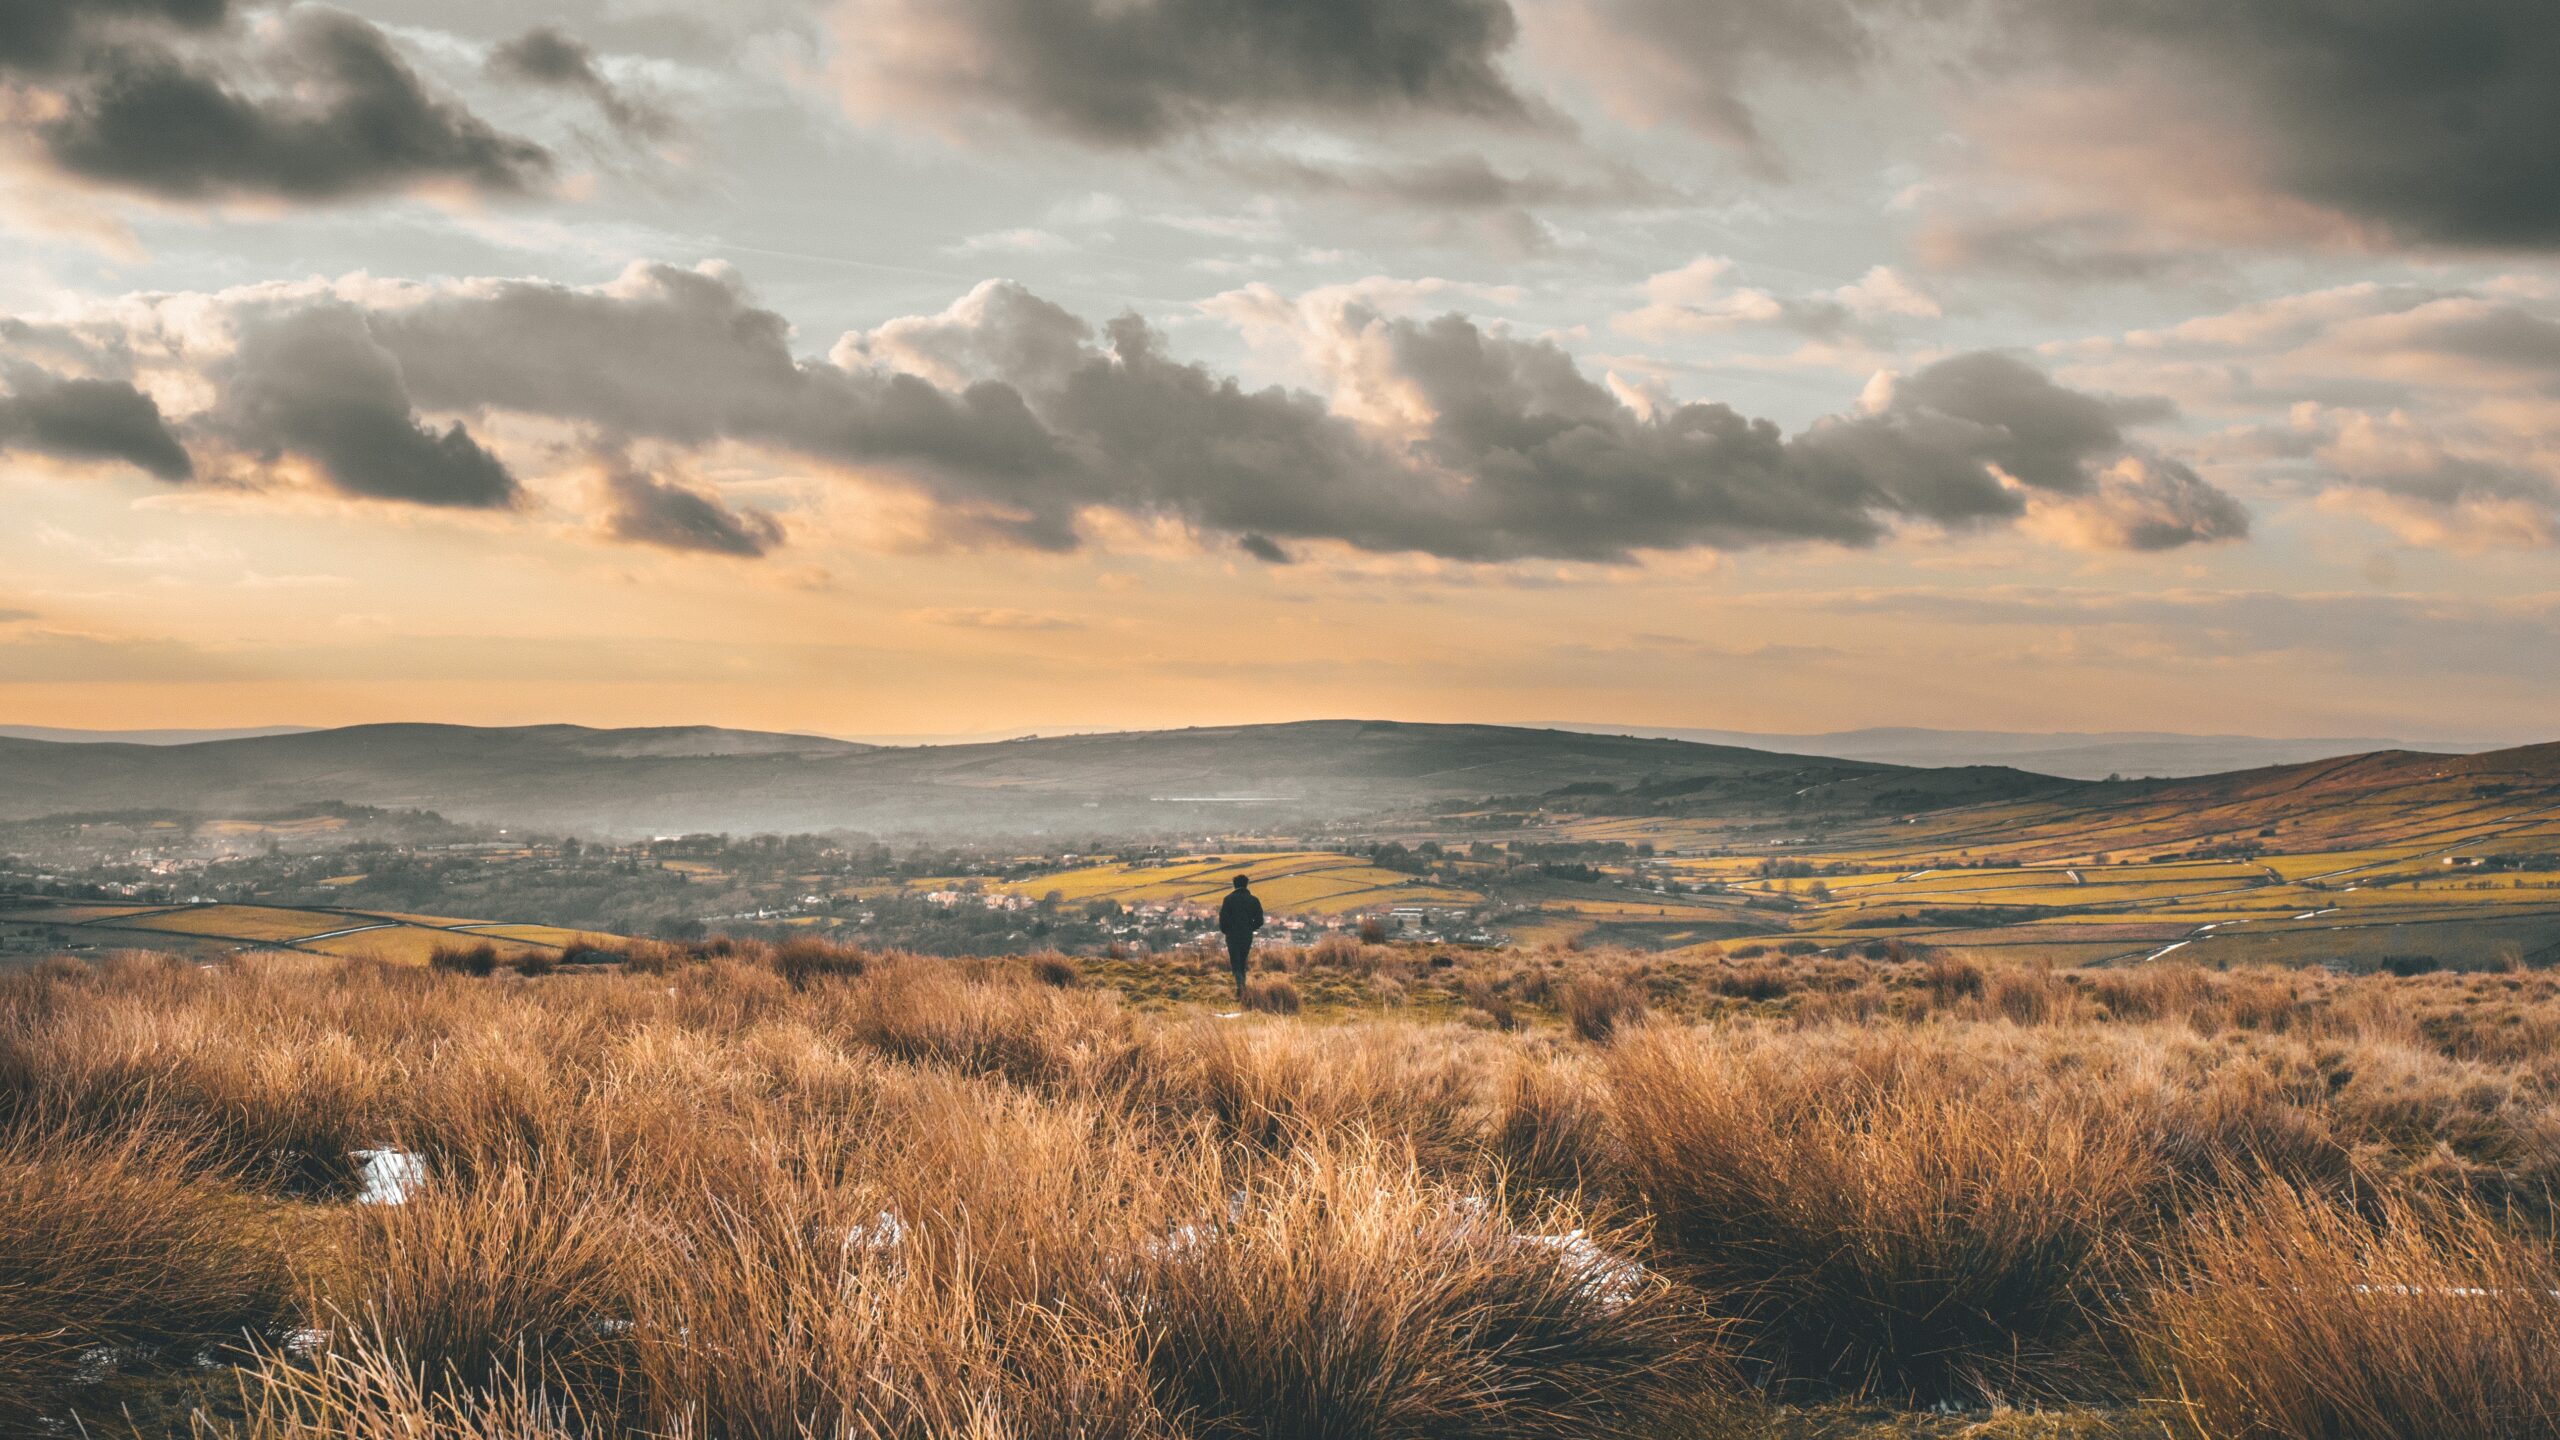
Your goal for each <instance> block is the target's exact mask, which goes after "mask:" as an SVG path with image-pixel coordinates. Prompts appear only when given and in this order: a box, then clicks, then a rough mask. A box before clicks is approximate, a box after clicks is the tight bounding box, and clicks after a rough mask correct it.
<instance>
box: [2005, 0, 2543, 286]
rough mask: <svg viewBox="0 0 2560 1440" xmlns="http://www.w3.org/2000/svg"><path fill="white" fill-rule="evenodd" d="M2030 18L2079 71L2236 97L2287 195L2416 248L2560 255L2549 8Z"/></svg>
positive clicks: (2431, 2) (2199, 11) (2087, 12)
mask: <svg viewBox="0 0 2560 1440" xmlns="http://www.w3.org/2000/svg"><path fill="white" fill-rule="evenodd" d="M2026 8H2028V9H2029V10H2031V11H2032V12H2034V13H2035V14H2036V15H2038V16H2040V17H2041V18H2042V19H2043V21H2044V22H2045V23H2046V24H2049V25H2051V26H2053V27H2055V28H2056V29H2057V30H2058V31H2059V32H2060V33H2059V44H2060V46H2061V47H2063V48H2064V49H2065V50H2066V51H2067V52H2068V53H2069V54H2070V55H2072V56H2073V57H2074V58H2075V59H2076V60H2078V61H2079V62H2081V63H2082V64H2084V65H2088V64H2091V63H2092V62H2098V57H2100V56H2102V55H2103V56H2105V57H2106V58H2105V59H2104V60H2103V62H2098V63H2100V64H2102V65H2103V69H2101V70H2099V72H2098V73H2101V74H2113V75H2117V76H2122V75H2128V74H2140V73H2155V74H2173V75H2176V76H2177V77H2179V79H2180V81H2181V82H2182V84H2183V86H2184V87H2186V88H2189V89H2192V90H2193V91H2196V92H2201V93H2221V94H2225V95H2228V96H2230V97H2231V98H2232V99H2233V100H2234V101H2235V102H2236V104H2237V106H2238V108H2239V110H2240V115H2241V118H2242V120H2243V121H2244V122H2245V123H2246V124H2247V125H2248V127H2249V133H2250V134H2251V135H2252V136H2254V138H2255V139H2256V141H2257V142H2258V144H2259V145H2261V146H2262V147H2263V156H2264V160H2265V164H2266V167H2267V179H2268V180H2269V182H2270V183H2271V184H2272V186H2274V187H2275V188H2276V189H2278V190H2279V191H2280V193H2283V194H2287V195H2291V196H2295V197H2299V198H2300V199H2303V200H2306V201H2309V202H2311V203H2314V204H2317V205H2321V206H2325V207H2328V208H2331V209H2334V210H2336V211H2338V212H2340V213H2342V214H2345V215H2348V216H2351V217H2355V218H2356V219H2359V220H2365V221H2371V222H2374V223H2376V224H2379V225H2381V226H2383V227H2385V228H2387V229H2388V230H2390V231H2392V232H2393V233H2396V234H2399V235H2402V236H2406V237H2409V238H2412V239H2418V240H2427V241H2441V242H2447V243H2452V244H2459V245H2486V246H2516V245H2525V246H2550V245H2553V244H2560V86H2554V85H2553V84H2552V83H2551V77H2552V75H2553V74H2554V73H2555V72H2560V9H2556V8H2555V7H2553V6H2551V5H2549V4H2547V3H2544V0H2365V3H2361V4H2358V5H2355V6H2353V7H2350V8H2349V9H2347V10H2345V11H2339V10H2336V9H2334V8H2332V7H2327V6H2316V5H2232V4H2227V3H2222V0H2152V3H2147V4H2143V5H2138V6H2131V5H2123V4H2119V3H2114V0H2066V3H2062V4H2051V3H2045V0H2036V3H2034V4H2032V5H2029V6H2028V7H2026ZM2128 51H2130V52H2131V53H2132V54H2133V55H2136V56H2143V55H2146V53H2147V57H2148V58H2147V60H2137V61H2134V62H2133V63H2128V59H2127V52H2128ZM2093 68H2094V67H2093ZM2123 138H2125V139H2132V138H2134V137H2123Z"/></svg>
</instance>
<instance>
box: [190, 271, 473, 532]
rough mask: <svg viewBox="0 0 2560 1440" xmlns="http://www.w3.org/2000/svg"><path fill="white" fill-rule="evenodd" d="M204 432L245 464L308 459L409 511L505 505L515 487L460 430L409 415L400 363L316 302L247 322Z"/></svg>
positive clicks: (361, 328)
mask: <svg viewBox="0 0 2560 1440" xmlns="http://www.w3.org/2000/svg"><path fill="white" fill-rule="evenodd" d="M216 378H217V380H218V382H219V384H220V386H221V400H220V402H219V404H218V406H217V407H216V410H215V414H214V416H213V417H212V419H211V420H210V422H209V423H210V425H211V427H212V428H214V429H215V430H216V431H218V432H219V433H220V434H221V435H222V436H223V438H224V439H225V440H226V441H227V442H228V443H229V444H230V445H231V446H232V447H234V448H235V449H237V450H238V451H240V452H241V453H242V454H244V455H245V456H247V457H248V458H250V459H251V460H252V461H255V462H261V463H265V464H274V463H276V462H278V461H280V460H282V459H284V458H285V457H287V456H288V455H290V456H296V457H299V458H302V459H305V460H307V461H309V462H310V463H311V464H312V465H314V466H315V467H317V468H318V470H319V472H320V473H321V475H322V476H324V477H325V478H326V479H327V481H328V483H329V484H330V485H331V486H332V487H334V488H336V489H337V490H339V491H341V492H343V493H345V494H348V495H354V496H359V497H363V498H367V499H375V500H396V501H402V502H406V503H409V504H414V505H435V506H446V507H455V508H467V509H495V508H505V507H509V506H512V505H514V504H516V503H517V501H518V499H519V498H520V495H521V491H520V489H519V487H518V486H517V484H516V479H515V476H514V475H513V474H511V473H510V472H509V471H508V469H507V467H506V465H505V464H504V463H502V462H501V461H500V460H499V459H498V457H496V456H495V455H492V454H491V453H489V451H488V450H487V449H486V448H485V447H483V446H482V445H481V444H480V442H479V441H478V440H476V439H474V438H473V437H472V435H471V433H470V431H468V430H467V429H465V428H464V427H463V425H462V424H461V422H459V421H456V422H455V423H453V424H452V425H449V426H447V427H446V428H445V429H443V430H437V429H436V428H435V427H433V426H432V425H427V424H424V423H422V422H421V421H420V420H419V419H418V416H417V413H416V407H415V405H414V404H413V402H412V400H411V398H410V395H409V392H408V388H407V385H406V383H405V382H404V380H403V378H402V376H401V371H400V364H399V362H398V360H397V359H396V358H395V357H393V356H392V354H391V353H390V352H389V351H387V350H385V349H384V348H383V347H382V346H381V345H379V344H377V343H375V341H374V339H373V336H372V335H371V333H370V332H369V331H368V329H367V326H366V316H365V313H364V312H363V311H362V310H360V309H358V308H356V307H355V306H352V305H348V304H344V303H340V302H337V301H324V302H319V303H315V304H310V305H306V306H300V307H294V308H279V309H273V310H269V311H265V312H263V313H252V314H250V315H247V316H244V317H243V318H242V321H241V324H240V343H239V349H238V352H237V353H236V354H234V355H233V356H231V357H230V358H229V359H228V360H226V361H225V362H223V363H222V364H221V365H220V366H219V367H217V369H216Z"/></svg>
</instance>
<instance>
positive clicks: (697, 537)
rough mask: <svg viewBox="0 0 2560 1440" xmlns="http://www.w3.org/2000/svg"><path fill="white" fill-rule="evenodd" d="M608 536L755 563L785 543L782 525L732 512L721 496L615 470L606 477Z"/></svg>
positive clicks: (752, 513)
mask: <svg viewBox="0 0 2560 1440" xmlns="http://www.w3.org/2000/svg"><path fill="white" fill-rule="evenodd" d="M604 486H605V494H606V498H607V502H608V506H607V515H606V520H605V530H606V533H607V534H609V535H611V536H613V538H615V539H617V540H625V541H629V542H631V543H633V544H636V545H655V546H657V547H658V548H660V549H662V550H685V551H692V552H696V553H699V554H704V555H734V556H738V557H740V558H742V559H756V558H759V557H761V556H763V555H765V554H766V553H767V552H769V551H771V550H773V549H774V548H775V547H776V546H779V545H780V544H781V543H782V538H783V536H782V522H780V521H778V520H776V519H774V518H773V517H772V516H770V515H766V514H761V513H758V512H755V511H738V510H732V509H730V508H729V507H728V506H727V505H725V504H723V503H721V501H720V498H719V497H718V496H716V495H711V494H707V493H705V492H703V491H701V490H696V489H692V488H689V487H687V486H683V485H678V484H674V483H672V482H669V481H665V480H659V479H655V478H653V477H651V476H647V475H643V474H640V473H639V472H637V471H635V470H631V469H628V468H626V467H621V466H616V467H614V468H612V469H610V470H608V471H606V473H605V477H604Z"/></svg>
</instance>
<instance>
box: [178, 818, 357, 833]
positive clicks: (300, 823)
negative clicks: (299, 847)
mask: <svg viewBox="0 0 2560 1440" xmlns="http://www.w3.org/2000/svg"><path fill="white" fill-rule="evenodd" d="M346 828H347V822H346V819H345V818H344V817H343V816H338V815H312V816H307V817H305V818H303V819H300V820H208V821H206V822H205V823H204V825H203V827H202V829H203V831H204V833H206V834H208V835H322V834H327V833H328V832H330V831H332V830H344V829H346Z"/></svg>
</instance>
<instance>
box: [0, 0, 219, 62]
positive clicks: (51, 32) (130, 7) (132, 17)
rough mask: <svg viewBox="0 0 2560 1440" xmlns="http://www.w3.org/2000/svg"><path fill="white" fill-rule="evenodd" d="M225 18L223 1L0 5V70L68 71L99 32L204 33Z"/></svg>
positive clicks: (43, 0)
mask: <svg viewBox="0 0 2560 1440" xmlns="http://www.w3.org/2000/svg"><path fill="white" fill-rule="evenodd" d="M229 13H230V11H229V6H228V4H227V0H9V3H8V4H7V5H5V6H0V71H14V72H17V73H20V74H46V73H51V72H54V71H57V70H62V69H66V68H71V67H74V66H76V65H77V64H78V63H79V61H80V60H81V58H82V57H83V55H84V54H85V53H86V52H87V50H88V48H89V46H90V45H91V43H92V42H93V40H94V39H95V37H96V36H97V34H98V32H100V31H101V30H113V29H116V28H119V27H123V26H129V25H136V24H140V25H152V26H166V27H169V28H171V29H175V30H181V31H187V30H194V31H208V30H214V29H218V28H220V27H221V25H222V23H223V21H224V20H226V19H228V18H229Z"/></svg>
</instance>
